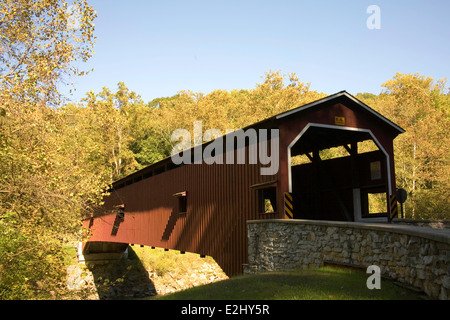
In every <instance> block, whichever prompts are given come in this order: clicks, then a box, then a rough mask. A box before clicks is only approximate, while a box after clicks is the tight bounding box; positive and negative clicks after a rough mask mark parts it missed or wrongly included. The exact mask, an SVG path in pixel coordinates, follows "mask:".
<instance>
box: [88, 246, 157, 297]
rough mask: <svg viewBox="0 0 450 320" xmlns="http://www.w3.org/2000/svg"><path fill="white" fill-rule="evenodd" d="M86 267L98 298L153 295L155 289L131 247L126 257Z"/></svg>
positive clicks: (90, 264)
mask: <svg viewBox="0 0 450 320" xmlns="http://www.w3.org/2000/svg"><path fill="white" fill-rule="evenodd" d="M87 267H88V269H89V270H90V271H91V272H92V275H93V277H94V284H95V287H96V289H97V293H98V296H99V298H100V300H118V299H136V298H145V297H149V296H153V295H155V294H156V289H155V286H154V284H153V282H152V281H151V279H150V278H149V275H148V272H147V270H146V269H145V268H144V266H143V265H142V262H141V261H140V260H139V257H138V256H137V255H136V253H135V252H134V250H133V249H132V248H131V247H128V258H123V259H121V260H118V261H110V262H108V263H103V264H102V263H95V264H93V263H89V264H87Z"/></svg>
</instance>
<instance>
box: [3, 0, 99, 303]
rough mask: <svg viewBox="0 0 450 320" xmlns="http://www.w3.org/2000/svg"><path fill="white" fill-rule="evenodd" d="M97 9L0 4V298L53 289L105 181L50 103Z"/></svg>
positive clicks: (8, 0) (81, 4)
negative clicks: (84, 160)
mask: <svg viewBox="0 0 450 320" xmlns="http://www.w3.org/2000/svg"><path fill="white" fill-rule="evenodd" d="M95 15H96V14H95V12H94V10H93V9H92V7H90V6H89V5H88V4H87V2H86V1H81V0H80V1H74V3H73V5H72V6H70V7H69V6H68V3H67V2H66V1H56V0H41V1H31V0H17V1H16V0H5V1H2V2H1V3H0V30H1V31H0V35H1V38H0V48H1V50H0V123H1V127H0V231H1V232H0V299H22V298H30V297H36V295H35V294H36V293H39V294H47V295H48V293H49V292H53V293H55V294H57V293H58V288H60V287H59V286H58V284H59V281H60V280H61V277H62V276H63V275H64V269H63V254H62V250H63V246H64V244H67V243H70V241H74V240H76V239H77V238H76V235H79V234H80V230H81V228H80V227H81V218H82V217H83V215H84V214H86V212H88V210H87V208H88V206H90V205H92V204H94V203H95V202H98V201H99V199H100V198H101V196H100V194H101V192H102V190H103V189H104V187H105V186H104V185H101V183H99V181H96V180H94V179H93V176H92V175H90V174H89V172H87V171H86V170H85V169H86V168H84V167H82V166H78V165H74V159H75V158H76V156H75V155H76V153H77V152H78V151H79V149H78V148H76V147H73V146H71V147H70V148H68V147H67V142H68V141H67V140H66V139H65V133H66V127H65V120H64V117H63V116H61V114H60V113H59V112H58V111H57V110H56V109H54V107H55V106H58V105H60V104H61V102H62V100H63V96H62V95H61V94H60V92H59V90H58V85H61V84H62V83H64V81H68V80H69V79H70V77H71V76H78V75H81V74H83V71H79V70H78V69H77V68H76V67H75V63H76V62H77V61H85V60H86V59H88V58H89V57H90V56H91V54H92V46H93V43H94V37H93V31H94V24H93V20H94V18H95Z"/></svg>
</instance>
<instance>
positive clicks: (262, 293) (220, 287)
mask: <svg viewBox="0 0 450 320" xmlns="http://www.w3.org/2000/svg"><path fill="white" fill-rule="evenodd" d="M369 276H370V274H366V273H365V272H364V271H361V270H353V269H348V268H336V267H323V268H319V269H308V270H296V271H289V272H267V273H261V274H256V275H241V276H236V277H233V278H230V279H228V280H223V281H220V282H216V283H212V284H208V285H204V286H200V287H195V288H191V289H187V290H184V291H181V292H177V293H173V294H170V295H165V296H157V297H154V298H153V299H158V300H420V299H421V294H420V293H417V292H414V291H411V290H408V289H406V288H403V287H399V286H397V285H395V284H394V283H393V282H391V281H389V280H386V279H384V278H382V279H381V289H379V290H377V289H372V290H370V289H368V288H367V286H366V281H367V278H368V277H369Z"/></svg>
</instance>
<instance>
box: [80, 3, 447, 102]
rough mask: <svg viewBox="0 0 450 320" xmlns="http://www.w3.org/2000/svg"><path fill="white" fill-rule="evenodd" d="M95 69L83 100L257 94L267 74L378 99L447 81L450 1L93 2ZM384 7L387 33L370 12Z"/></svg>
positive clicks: (83, 81)
mask: <svg viewBox="0 0 450 320" xmlns="http://www.w3.org/2000/svg"><path fill="white" fill-rule="evenodd" d="M89 3H90V4H91V5H92V6H93V7H94V9H95V10H96V11H97V14H98V18H97V19H96V20H95V25H96V31H95V35H96V37H97V43H96V45H95V47H94V51H95V54H94V56H93V57H92V58H91V59H90V60H89V62H88V63H86V64H84V66H83V67H84V68H94V71H93V72H92V73H90V74H89V75H88V76H84V77H79V78H77V79H75V87H76V89H77V91H76V93H75V94H74V95H73V96H72V100H73V101H77V100H79V99H80V98H81V97H83V96H84V95H85V93H86V92H87V91H90V90H94V92H99V91H100V90H101V88H102V87H108V88H110V89H111V90H112V91H115V89H116V87H117V83H118V82H119V81H123V82H124V83H125V84H126V86H127V87H128V88H129V89H130V90H132V91H135V92H136V93H138V94H140V95H141V97H142V98H143V100H144V101H146V102H148V101H151V100H152V99H154V98H158V97H166V96H172V95H174V94H176V93H177V92H178V91H180V90H192V91H194V92H203V93H208V92H211V91H213V90H215V89H224V90H232V89H253V88H255V85H256V83H259V82H261V81H262V76H263V75H264V72H266V71H269V70H279V71H280V72H282V73H289V72H295V73H296V74H297V75H298V76H299V78H300V80H301V81H303V82H309V83H311V89H313V90H317V91H319V92H324V93H327V94H333V93H336V92H338V91H341V90H347V91H348V92H349V93H351V94H356V93H358V92H372V93H375V94H378V93H380V92H381V90H382V86H381V85H382V83H384V82H385V81H387V80H389V79H391V78H392V77H393V76H394V75H395V73H396V72H401V73H416V72H417V73H420V74H422V75H426V76H430V77H432V78H434V79H436V80H437V79H441V78H447V77H448V76H449V74H450V63H449V62H450V41H449V40H450V1H447V0H440V1H436V0H428V1H418V0H408V1H398V0H389V1H379V0H371V1H364V0H342V1H325V0H323V1H321V0H316V1H312V0H310V1H304V0H297V1H287V0H277V1H264V0H259V1H253V0H241V1H235V0H226V1H219V0H210V1H197V0H189V1H168V0H165V1H154V0H145V1H141V0H139V1H138V0H129V1H125V0H121V1H118V0H108V1H106V0H90V1H89ZM370 5H377V6H378V7H379V8H380V18H381V20H380V26H381V28H380V29H372V30H371V29H369V28H367V26H366V21H367V19H368V18H369V17H370V16H371V14H370V13H367V12H366V10H367V8H368V7H369V6H370Z"/></svg>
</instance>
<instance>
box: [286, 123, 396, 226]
mask: <svg viewBox="0 0 450 320" xmlns="http://www.w3.org/2000/svg"><path fill="white" fill-rule="evenodd" d="M288 153H290V154H289V159H290V164H289V179H290V180H289V183H290V185H289V192H291V194H292V197H293V202H294V209H293V218H294V219H313V220H340V221H361V220H366V219H370V221H374V220H381V219H382V221H385V220H386V217H387V216H388V213H387V212H389V208H388V204H389V194H390V190H389V181H390V178H389V174H390V173H389V166H388V164H389V156H388V154H387V152H386V151H385V150H384V149H383V147H382V146H381V144H380V143H379V142H378V141H377V140H376V138H375V136H374V135H373V134H372V132H371V131H370V130H367V129H357V128H349V127H340V126H331V125H321V124H309V125H307V126H306V127H305V129H304V130H303V131H302V132H301V133H300V134H299V135H298V136H297V137H296V139H294V141H293V142H292V143H291V145H290V146H289V148H288Z"/></svg>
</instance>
